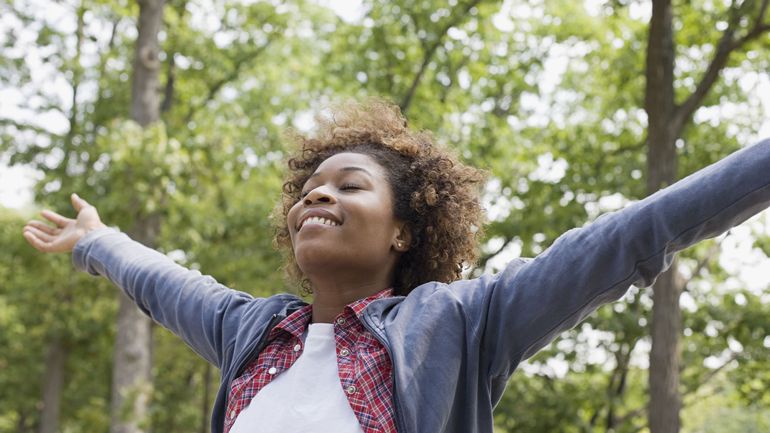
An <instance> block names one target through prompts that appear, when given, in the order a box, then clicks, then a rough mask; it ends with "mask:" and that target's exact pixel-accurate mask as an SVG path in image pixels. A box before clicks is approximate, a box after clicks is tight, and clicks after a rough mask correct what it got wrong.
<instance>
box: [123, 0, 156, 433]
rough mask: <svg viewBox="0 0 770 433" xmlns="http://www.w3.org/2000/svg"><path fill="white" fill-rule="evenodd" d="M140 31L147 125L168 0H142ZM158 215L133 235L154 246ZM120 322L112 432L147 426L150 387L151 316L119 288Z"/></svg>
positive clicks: (137, 63) (137, 110) (139, 118)
mask: <svg viewBox="0 0 770 433" xmlns="http://www.w3.org/2000/svg"><path fill="white" fill-rule="evenodd" d="M138 4H139V19H138V23H137V27H138V35H137V39H136V49H135V52H134V55H135V57H134V70H133V74H134V75H133V80H132V85H131V117H132V118H133V119H134V120H135V121H136V122H137V123H139V124H140V125H142V126H147V125H149V124H151V123H153V122H156V121H157V120H158V119H159V109H160V105H159V95H158V90H159V85H158V83H159V80H158V70H159V67H160V64H159V61H158V51H159V47H158V32H159V31H160V26H161V24H162V22H163V6H164V0H139V1H138ZM159 227H160V220H159V219H158V218H154V217H147V218H139V219H138V220H137V221H135V225H134V227H133V229H132V230H130V231H129V235H130V236H131V237H132V238H134V239H135V240H137V241H139V242H141V243H143V244H145V245H147V246H148V247H151V248H152V247H155V243H156V239H157V235H158V231H159ZM119 298H120V301H119V303H120V307H119V311H118V328H117V336H116V341H115V352H114V355H115V357H114V361H113V362H114V365H113V372H112V407H111V411H112V412H111V424H110V433H141V432H143V431H146V425H147V422H148V420H147V417H148V406H149V400H150V394H151V390H152V374H151V368H152V322H151V321H150V319H149V318H148V317H147V316H145V315H144V314H142V313H141V312H140V311H139V309H138V308H137V307H136V306H135V305H134V303H133V302H132V301H131V300H130V299H129V298H128V297H127V296H126V295H125V294H124V293H122V292H121V293H120V295H119Z"/></svg>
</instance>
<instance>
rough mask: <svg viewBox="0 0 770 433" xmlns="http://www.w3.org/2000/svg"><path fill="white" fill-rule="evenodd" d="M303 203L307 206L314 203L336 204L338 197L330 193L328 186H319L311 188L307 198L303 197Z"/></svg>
mask: <svg viewBox="0 0 770 433" xmlns="http://www.w3.org/2000/svg"><path fill="white" fill-rule="evenodd" d="M302 203H303V204H304V205H305V206H311V205H314V204H334V203H337V199H335V198H334V195H332V194H330V193H329V191H328V190H327V188H325V187H323V186H319V187H318V188H314V189H313V190H311V191H310V192H309V193H308V194H307V195H306V196H305V198H304V199H302Z"/></svg>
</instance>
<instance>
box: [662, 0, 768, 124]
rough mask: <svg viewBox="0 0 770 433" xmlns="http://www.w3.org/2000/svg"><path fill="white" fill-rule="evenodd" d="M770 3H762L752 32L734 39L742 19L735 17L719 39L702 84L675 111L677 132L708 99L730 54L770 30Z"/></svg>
mask: <svg viewBox="0 0 770 433" xmlns="http://www.w3.org/2000/svg"><path fill="white" fill-rule="evenodd" d="M769 3H770V0H763V1H762V5H761V6H760V10H759V13H758V14H757V17H756V19H755V20H754V25H753V26H752V28H751V30H749V32H748V33H746V34H745V35H744V36H743V37H741V38H739V39H734V36H735V25H736V23H737V22H738V21H739V18H740V17H733V19H731V23H730V25H729V26H728V28H727V29H726V30H725V31H724V33H723V34H722V37H721V38H720V39H719V43H718V44H717V49H716V52H715V53H714V57H713V58H712V59H711V62H710V63H709V65H708V67H707V68H706V72H705V73H704V74H703V77H702V78H701V80H700V82H699V83H698V85H697V86H696V87H695V90H694V91H693V92H692V93H691V94H690V96H689V97H687V99H686V100H685V101H684V102H683V103H682V104H681V105H679V106H677V107H676V108H675V109H674V122H675V125H676V130H677V131H680V130H681V128H682V127H683V126H684V124H685V123H686V122H687V121H688V120H689V119H690V118H691V117H692V115H693V113H694V112H695V110H697V109H698V107H700V105H701V103H702V102H703V99H704V98H705V97H706V95H707V94H708V92H709V91H710V90H711V88H712V87H713V86H714V83H716V80H717V79H718V78H719V73H720V72H721V71H722V69H724V67H725V66H726V65H727V61H728V60H729V58H730V54H731V53H732V52H733V51H735V50H737V49H739V48H741V47H742V46H744V45H745V44H746V43H748V42H750V41H752V40H754V39H756V38H758V37H759V36H760V35H762V34H763V33H764V32H767V31H769V30H770V23H765V22H764V18H765V14H766V13H767V9H768V4H769Z"/></svg>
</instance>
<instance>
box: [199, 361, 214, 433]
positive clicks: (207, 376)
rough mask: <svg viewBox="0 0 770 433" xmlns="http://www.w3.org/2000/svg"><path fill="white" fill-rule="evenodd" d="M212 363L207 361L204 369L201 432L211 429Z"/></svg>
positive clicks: (204, 432)
mask: <svg viewBox="0 0 770 433" xmlns="http://www.w3.org/2000/svg"><path fill="white" fill-rule="evenodd" d="M211 370H212V368H211V364H209V363H208V362H207V363H206V367H205V370H204V371H203V399H202V400H201V427H200V433H206V432H208V431H209V412H210V411H211V409H210V405H211V402H210V400H211Z"/></svg>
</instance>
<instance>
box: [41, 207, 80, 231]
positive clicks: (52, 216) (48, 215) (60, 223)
mask: <svg viewBox="0 0 770 433" xmlns="http://www.w3.org/2000/svg"><path fill="white" fill-rule="evenodd" d="M40 214H41V215H43V217H45V219H47V220H48V221H51V222H52V223H54V224H56V226H57V227H64V226H66V225H67V224H69V223H71V222H72V221H73V220H71V219H69V218H67V217H64V216H61V215H59V214H58V213H56V212H54V211H50V210H44V211H43V212H41V213H40Z"/></svg>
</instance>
